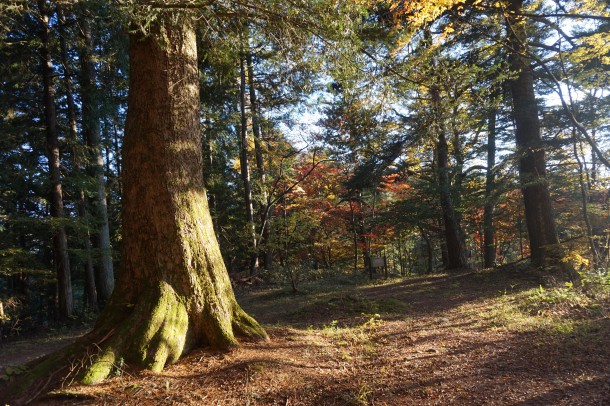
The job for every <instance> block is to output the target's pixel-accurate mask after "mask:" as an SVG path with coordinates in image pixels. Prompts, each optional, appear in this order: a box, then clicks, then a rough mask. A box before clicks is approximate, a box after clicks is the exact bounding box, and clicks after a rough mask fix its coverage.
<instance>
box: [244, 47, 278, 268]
mask: <svg viewBox="0 0 610 406" xmlns="http://www.w3.org/2000/svg"><path fill="white" fill-rule="evenodd" d="M248 46H249V45H248ZM253 65H254V64H253V62H252V53H251V52H250V51H249V50H248V52H247V53H246V67H247V73H248V84H249V91H250V92H249V93H250V113H251V115H252V134H253V135H254V154H255V157H256V170H257V172H258V177H259V182H260V189H261V202H262V203H261V205H260V208H259V212H260V221H261V227H262V230H261V237H262V238H261V241H260V243H259V244H258V245H262V246H263V247H266V245H267V244H268V242H269V237H270V235H269V232H270V229H269V224H270V219H269V218H267V217H268V215H269V214H270V213H271V210H267V202H268V200H269V199H268V193H267V179H266V177H267V174H266V172H265V160H264V159H263V145H262V141H263V139H262V138H263V137H262V134H261V126H260V109H259V103H258V97H257V95H256V86H255V81H254V66H253ZM263 265H264V267H265V269H270V268H271V267H272V266H273V255H272V253H271V250H270V249H268V248H265V249H264V251H263Z"/></svg>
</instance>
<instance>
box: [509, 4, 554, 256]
mask: <svg viewBox="0 0 610 406" xmlns="http://www.w3.org/2000/svg"><path fill="white" fill-rule="evenodd" d="M523 1H524V0H511V3H510V11H512V12H513V13H514V14H515V15H514V16H512V17H510V18H509V19H508V27H507V32H508V47H507V50H508V61H509V65H510V68H511V70H512V71H513V72H514V76H513V78H512V79H510V80H509V83H510V89H511V93H512V101H513V116H514V120H515V127H516V131H515V138H516V143H517V152H518V153H519V177H520V182H521V191H522V193H523V201H524V204H525V219H526V223H527V231H528V235H529V242H530V250H531V261H532V264H533V265H536V266H539V265H543V264H545V263H546V262H549V260H550V259H551V257H552V251H553V250H552V249H550V248H553V247H552V246H553V245H557V244H558V243H559V239H558V237H557V232H556V230H555V220H554V217H553V207H552V204H551V197H550V194H549V190H548V182H547V177H546V160H545V153H544V146H543V144H542V137H541V134H540V120H539V118H538V104H537V102H536V94H535V92H534V72H533V70H532V67H531V66H530V60H529V59H528V57H527V52H528V49H527V45H526V42H527V33H526V27H525V20H524V18H523V17H521V16H519V14H520V13H521V12H522V6H523Z"/></svg>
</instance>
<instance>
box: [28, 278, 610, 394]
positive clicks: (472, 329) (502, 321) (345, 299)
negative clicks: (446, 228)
mask: <svg viewBox="0 0 610 406" xmlns="http://www.w3.org/2000/svg"><path fill="white" fill-rule="evenodd" d="M302 289H303V292H304V293H300V294H297V295H292V294H290V293H288V292H287V291H285V290H282V289H258V290H253V291H246V292H241V293H240V295H239V296H240V302H241V303H242V305H243V306H244V308H245V309H246V310H247V311H248V312H250V313H251V314H253V315H254V316H255V317H256V318H257V319H258V320H259V321H261V322H263V323H264V324H265V325H266V327H267V330H268V332H269V333H270V336H271V341H270V342H268V343H244V344H243V345H242V346H240V347H239V348H237V349H235V350H233V351H230V352H226V353H221V352H214V351H210V350H205V349H202V350H198V351H194V352H193V353H191V354H190V355H188V356H187V357H185V358H184V359H183V360H181V361H180V362H179V363H178V364H175V365H172V366H170V367H168V368H167V369H166V370H165V371H164V372H163V373H161V374H157V375H154V374H151V373H147V372H136V371H129V370H125V369H123V368H120V366H119V367H118V368H117V371H116V376H115V377H114V378H112V379H110V380H108V381H107V382H105V383H103V384H101V385H98V386H94V387H83V386H76V385H73V386H69V387H66V388H64V389H63V390H60V391H57V392H56V394H55V395H54V396H53V397H50V398H47V399H46V400H44V401H42V402H41V403H40V404H58V403H60V402H61V403H62V404H83V405H85V404H96V405H98V404H113V405H114V404H129V405H131V404H133V405H136V404H137V405H140V404H142V405H156V404H192V405H204V404H205V405H234V404H235V405H346V404H354V405H358V404H374V405H446V404H457V405H492V404H493V405H607V404H610V318H609V314H610V313H609V309H610V305H609V301H608V295H607V293H604V292H600V291H590V292H589V294H588V295H584V294H582V293H581V292H580V291H578V290H576V289H574V288H572V287H569V286H568V287H564V288H558V289H555V290H546V289H542V288H540V287H539V282H538V281H537V280H536V279H534V278H531V277H529V276H527V274H525V273H522V274H520V273H515V272H510V273H509V272H499V271H496V272H467V273H461V274H457V275H434V276H425V277H413V278H407V279H392V280H387V281H386V280H381V281H376V282H374V283H354V282H353V278H347V277H346V278H335V279H334V280H333V281H320V282H317V283H315V284H310V285H308V286H303V288H302Z"/></svg>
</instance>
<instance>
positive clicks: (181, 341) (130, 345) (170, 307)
mask: <svg viewBox="0 0 610 406" xmlns="http://www.w3.org/2000/svg"><path fill="white" fill-rule="evenodd" d="M146 292H147V294H145V295H142V296H141V297H140V301H139V302H138V303H137V304H135V305H125V304H116V303H110V304H109V305H108V307H107V310H106V311H105V313H104V314H103V315H102V317H101V318H100V320H99V321H98V323H97V325H96V327H95V329H94V331H93V332H91V333H89V334H88V335H86V336H85V337H83V338H82V339H81V340H79V342H77V343H75V344H73V345H71V346H69V347H67V348H65V349H63V350H60V351H58V352H56V353H54V354H51V355H49V356H47V357H46V358H45V359H43V360H42V362H41V361H40V360H39V361H37V363H36V364H34V365H32V366H31V368H30V369H29V371H28V372H27V374H24V375H22V376H21V377H19V379H18V380H17V381H16V382H14V383H11V384H10V388H7V389H8V390H9V391H10V392H6V393H7V395H6V396H5V392H2V394H1V395H0V400H2V401H3V402H6V403H9V402H10V403H11V404H24V403H28V402H30V401H32V400H34V399H35V398H36V397H38V396H40V395H41V394H43V393H44V392H45V391H48V390H49V389H52V388H56V387H58V386H60V385H61V386H63V385H69V384H70V383H72V382H73V381H75V380H77V381H80V382H81V383H83V384H87V385H92V384H97V383H99V382H101V381H103V380H104V379H106V378H107V377H108V376H110V375H111V374H112V373H113V372H114V371H115V370H116V369H117V368H119V367H120V365H122V364H123V363H124V362H126V363H128V364H132V365H134V366H139V367H142V368H145V369H149V370H152V371H153V372H161V371H162V370H163V368H164V367H165V366H166V365H167V364H171V363H174V362H176V361H177V360H178V359H179V358H180V356H181V355H183V354H184V353H185V352H187V351H188V350H190V349H191V347H192V346H193V345H195V344H201V343H209V344H211V345H212V346H215V347H217V348H227V347H230V346H232V345H235V344H237V341H236V340H235V336H240V337H245V338H249V339H263V340H268V336H267V333H266V332H265V331H264V330H263V328H262V327H261V326H260V325H259V324H258V323H257V322H256V321H255V320H254V319H253V318H252V317H250V316H248V315H247V314H246V313H245V312H244V311H243V310H242V309H241V307H240V306H239V305H238V304H237V302H235V301H234V299H232V301H231V300H230V303H231V304H230V309H228V310H229V311H228V312H225V313H226V316H225V317H224V318H223V317H218V315H217V314H216V315H212V314H192V313H193V312H190V311H189V306H188V302H187V300H186V299H185V298H182V297H181V296H180V295H179V294H177V293H176V291H175V290H174V289H173V288H172V286H171V285H169V284H168V283H165V282H161V283H159V284H158V285H157V286H156V287H153V288H149V289H147V290H146ZM214 316H217V317H214ZM194 317H199V318H201V319H206V320H205V321H203V323H202V322H201V320H193V318H194ZM206 324H208V327H212V328H208V329H206V328H203V329H202V331H195V330H196V329H195V328H193V326H195V325H204V326H205V325H206ZM197 334H199V335H202V336H197ZM210 334H215V336H211V337H210V336H206V335H210ZM9 393H10V394H11V396H9V395H8V394H9Z"/></svg>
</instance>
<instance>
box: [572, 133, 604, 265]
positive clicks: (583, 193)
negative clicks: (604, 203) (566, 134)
mask: <svg viewBox="0 0 610 406" xmlns="http://www.w3.org/2000/svg"><path fill="white" fill-rule="evenodd" d="M572 147H573V151H574V159H576V163H577V164H578V183H579V185H580V197H581V205H582V217H583V220H584V223H585V227H586V229H587V241H588V242H589V250H590V251H591V258H592V259H593V267H594V268H597V267H598V265H599V263H600V261H599V256H598V252H597V247H596V245H595V239H594V236H593V227H592V226H591V220H590V219H589V189H588V188H587V182H586V180H585V175H584V174H585V168H584V165H583V163H582V161H581V160H580V157H579V154H578V140H577V138H576V129H575V128H574V129H572Z"/></svg>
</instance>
